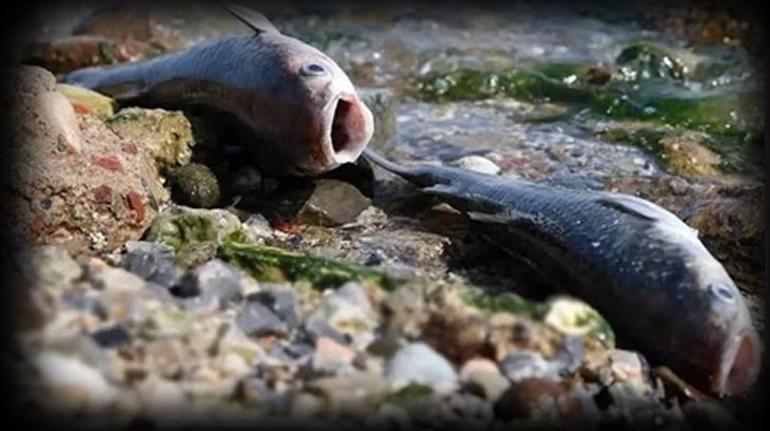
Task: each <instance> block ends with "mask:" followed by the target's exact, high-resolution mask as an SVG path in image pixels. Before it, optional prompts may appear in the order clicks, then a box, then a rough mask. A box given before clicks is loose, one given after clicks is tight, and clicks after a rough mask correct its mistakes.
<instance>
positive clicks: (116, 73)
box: [57, 63, 146, 98]
mask: <svg viewBox="0 0 770 431" xmlns="http://www.w3.org/2000/svg"><path fill="white" fill-rule="evenodd" d="M144 67H145V65H144V64H143V63H123V64H117V65H112V66H94V67H87V68H84V69H78V70H75V71H72V72H69V73H63V74H59V75H57V80H58V81H59V82H62V83H65V84H71V85H77V86H79V87H84V88H88V89H89V90H94V91H98V92H100V93H104V94H107V95H108V96H111V97H114V98H127V97H135V96H137V95H138V93H139V92H141V91H142V89H144V88H145V86H146V83H145V79H144V77H145V71H144Z"/></svg>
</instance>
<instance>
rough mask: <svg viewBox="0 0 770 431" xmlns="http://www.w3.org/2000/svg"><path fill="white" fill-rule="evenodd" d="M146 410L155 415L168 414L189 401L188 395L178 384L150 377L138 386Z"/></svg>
mask: <svg viewBox="0 0 770 431" xmlns="http://www.w3.org/2000/svg"><path fill="white" fill-rule="evenodd" d="M137 390H138V392H139V395H140V399H141V400H142V404H144V406H145V408H146V409H147V410H148V411H149V412H152V413H154V414H156V415H157V414H168V410H169V409H178V408H180V407H181V406H183V405H184V403H185V401H187V395H186V394H185V392H184V390H183V389H182V388H181V387H180V386H179V384H178V383H175V382H172V381H170V380H166V379H163V378H160V377H157V376H150V377H148V378H146V379H144V380H143V381H142V382H141V383H139V384H138V385H137Z"/></svg>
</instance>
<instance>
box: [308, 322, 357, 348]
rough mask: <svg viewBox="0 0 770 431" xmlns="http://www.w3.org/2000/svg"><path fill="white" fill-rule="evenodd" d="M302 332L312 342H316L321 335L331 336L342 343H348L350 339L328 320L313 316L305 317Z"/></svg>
mask: <svg viewBox="0 0 770 431" xmlns="http://www.w3.org/2000/svg"><path fill="white" fill-rule="evenodd" d="M300 334H301V336H302V337H303V338H304V339H306V340H307V341H310V342H312V343H315V341H316V340H317V339H318V338H319V337H327V338H331V339H332V340H334V341H336V342H338V343H341V344H347V343H348V341H349V340H348V338H346V337H345V335H343V334H342V333H340V332H339V331H337V330H336V329H334V327H332V326H331V325H330V324H329V323H328V322H327V321H326V320H323V319H319V318H313V317H310V318H307V319H305V321H304V322H303V323H302V326H301V327H300Z"/></svg>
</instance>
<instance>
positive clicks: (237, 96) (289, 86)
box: [63, 5, 374, 175]
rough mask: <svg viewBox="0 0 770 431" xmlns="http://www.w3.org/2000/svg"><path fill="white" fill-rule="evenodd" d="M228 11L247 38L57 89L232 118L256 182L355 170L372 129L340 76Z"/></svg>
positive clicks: (105, 70) (85, 72)
mask: <svg viewBox="0 0 770 431" xmlns="http://www.w3.org/2000/svg"><path fill="white" fill-rule="evenodd" d="M227 8H228V10H229V11H230V12H231V13H233V15H235V16H236V17H237V18H238V19H240V20H241V21H243V22H244V23H246V24H247V25H248V26H249V27H251V28H252V29H253V30H254V31H255V34H254V35H251V36H232V37H226V38H223V39H217V40H211V41H207V42H203V43H201V44H199V45H196V46H193V47H191V48H189V49H187V50H184V51H181V52H177V53H172V54H168V55H163V56H160V57H157V58H154V59H151V60H147V61H142V62H138V63H126V64H119V65H114V66H107V67H91V68H86V69H81V70H77V71H74V72H72V73H69V74H67V75H65V76H64V77H63V81H64V82H67V83H70V84H75V85H79V86H83V87H86V88H89V89H92V90H96V91H99V92H102V93H105V94H108V95H110V96H112V97H114V98H116V99H117V100H119V101H127V102H130V103H131V104H134V105H136V106H148V107H164V108H184V107H188V106H190V107H195V106H203V107H205V108H210V109H213V110H215V111H219V112H222V113H225V114H227V115H231V116H234V117H235V118H236V120H237V121H236V123H238V124H243V125H246V126H247V127H248V128H249V129H250V132H251V133H252V134H253V136H252V138H253V142H251V145H250V147H249V149H250V150H252V153H253V154H254V155H255V156H256V160H257V162H258V163H259V165H260V168H261V170H262V172H263V173H265V174H271V175H282V174H290V175H316V174H319V173H323V172H326V171H328V170H331V169H333V168H335V167H337V166H339V165H340V164H343V163H347V162H353V161H355V160H356V159H357V158H358V156H359V155H360V154H361V151H363V149H364V147H366V145H367V144H368V142H369V139H370V138H371V136H372V133H373V128H374V125H373V117H372V113H371V111H370V110H369V109H368V108H367V107H366V105H365V104H364V103H363V102H362V101H361V100H360V99H359V97H358V95H357V93H356V90H355V88H354V86H353V84H352V82H351V81H350V79H349V78H348V76H347V75H346V74H345V72H344V71H343V70H342V69H341V68H340V67H339V65H337V63H335V62H334V60H332V59H331V58H329V57H328V56H327V55H326V54H324V53H322V52H321V51H319V50H318V49H316V48H314V47H312V46H310V45H308V44H306V43H304V42H302V41H300V40H297V39H295V38H292V37H289V36H286V35H284V34H282V33H280V32H279V31H278V30H277V29H276V28H275V27H274V26H273V25H272V24H271V23H270V22H269V21H267V19H266V18H265V17H264V16H262V15H261V14H259V13H257V12H254V11H251V10H249V9H246V8H243V7H239V6H235V5H229V6H227Z"/></svg>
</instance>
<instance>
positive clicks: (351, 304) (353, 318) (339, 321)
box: [309, 282, 378, 338]
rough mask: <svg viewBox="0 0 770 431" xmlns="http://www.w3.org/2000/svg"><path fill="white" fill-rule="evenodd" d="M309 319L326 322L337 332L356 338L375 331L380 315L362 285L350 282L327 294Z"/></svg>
mask: <svg viewBox="0 0 770 431" xmlns="http://www.w3.org/2000/svg"><path fill="white" fill-rule="evenodd" d="M309 318H317V319H323V320H326V321H327V322H329V324H330V325H331V326H332V327H333V328H335V329H336V330H337V331H339V332H341V333H343V334H348V335H350V336H352V337H354V338H355V337H358V336H361V335H365V334H367V333H370V332H371V331H373V330H374V328H376V327H377V318H378V315H377V313H376V312H375V311H374V310H373V309H372V306H371V304H370V303H369V299H368V297H367V296H366V292H365V291H364V289H363V288H362V287H361V285H360V284H358V283H356V282H348V283H345V285H343V286H342V287H340V288H338V289H337V290H335V291H327V292H325V294H324V297H323V298H322V299H321V304H320V306H319V307H318V308H316V309H315V310H314V311H313V312H312V313H311V315H310V316H309Z"/></svg>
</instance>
